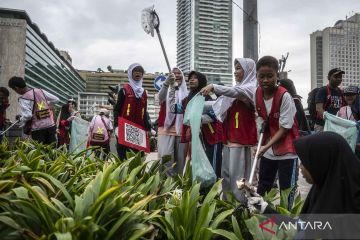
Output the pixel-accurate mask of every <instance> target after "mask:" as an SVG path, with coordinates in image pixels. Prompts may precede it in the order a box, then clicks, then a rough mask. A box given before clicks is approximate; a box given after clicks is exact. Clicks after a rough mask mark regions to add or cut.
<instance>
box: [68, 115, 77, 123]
mask: <svg viewBox="0 0 360 240" xmlns="http://www.w3.org/2000/svg"><path fill="white" fill-rule="evenodd" d="M74 118H75V115H74V116H71V117H69V118H68V119H66V120H67V121H69V122H71V121H72V120H74Z"/></svg>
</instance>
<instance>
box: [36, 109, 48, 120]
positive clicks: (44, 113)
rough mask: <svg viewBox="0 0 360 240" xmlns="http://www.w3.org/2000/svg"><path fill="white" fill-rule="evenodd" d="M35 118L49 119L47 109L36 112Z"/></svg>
mask: <svg viewBox="0 0 360 240" xmlns="http://www.w3.org/2000/svg"><path fill="white" fill-rule="evenodd" d="M36 117H37V118H38V119H44V118H48V117H50V110H49V109H43V110H38V111H36Z"/></svg>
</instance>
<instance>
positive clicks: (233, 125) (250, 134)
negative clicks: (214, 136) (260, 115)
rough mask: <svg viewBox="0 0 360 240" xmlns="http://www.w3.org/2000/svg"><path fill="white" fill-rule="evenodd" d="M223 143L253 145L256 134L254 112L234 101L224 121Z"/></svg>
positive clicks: (255, 141)
mask: <svg viewBox="0 0 360 240" xmlns="http://www.w3.org/2000/svg"><path fill="white" fill-rule="evenodd" d="M224 133H225V134H224V142H225V143H226V142H228V141H229V142H233V143H238V144H242V145H255V144H256V143H257V132H256V122H255V110H254V109H250V108H249V107H248V106H246V105H245V103H243V102H242V101H240V100H235V101H234V102H233V104H232V105H231V107H230V108H229V110H228V113H227V116H226V119H225V121H224Z"/></svg>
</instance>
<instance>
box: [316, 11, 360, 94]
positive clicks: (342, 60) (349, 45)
mask: <svg viewBox="0 0 360 240" xmlns="http://www.w3.org/2000/svg"><path fill="white" fill-rule="evenodd" d="M310 48H311V89H314V88H315V87H321V86H324V85H326V84H327V83H328V79H327V74H328V72H329V70H330V69H332V68H335V67H338V68H341V69H342V70H344V71H345V74H344V76H343V83H342V86H348V85H357V86H358V85H359V84H360V66H359V65H360V14H358V13H357V14H355V15H353V16H352V17H350V18H347V19H345V20H339V21H337V22H336V23H335V25H334V26H333V27H327V28H325V29H324V30H322V31H316V32H314V33H312V34H311V35H310Z"/></svg>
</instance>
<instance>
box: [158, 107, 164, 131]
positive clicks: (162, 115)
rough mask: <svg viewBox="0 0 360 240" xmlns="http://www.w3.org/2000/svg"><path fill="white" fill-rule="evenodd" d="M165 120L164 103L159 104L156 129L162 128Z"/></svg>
mask: <svg viewBox="0 0 360 240" xmlns="http://www.w3.org/2000/svg"><path fill="white" fill-rule="evenodd" d="M165 118H166V101H164V102H162V103H161V104H160V111H159V117H158V127H163V126H164V123H165Z"/></svg>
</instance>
